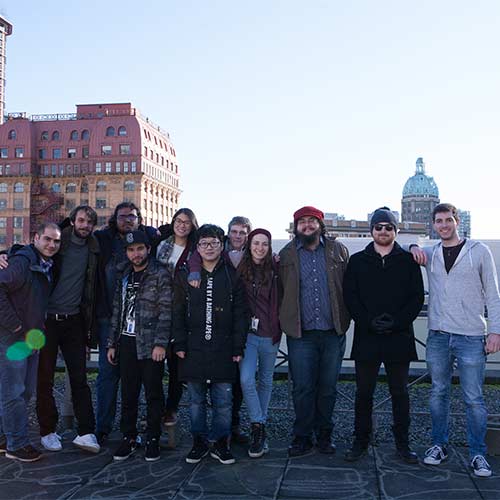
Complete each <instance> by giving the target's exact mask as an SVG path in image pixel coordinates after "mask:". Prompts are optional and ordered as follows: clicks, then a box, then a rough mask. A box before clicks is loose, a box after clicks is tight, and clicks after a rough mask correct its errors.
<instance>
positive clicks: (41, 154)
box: [38, 148, 47, 160]
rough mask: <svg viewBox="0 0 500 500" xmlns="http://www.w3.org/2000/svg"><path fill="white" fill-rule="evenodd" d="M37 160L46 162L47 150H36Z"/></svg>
mask: <svg viewBox="0 0 500 500" xmlns="http://www.w3.org/2000/svg"><path fill="white" fill-rule="evenodd" d="M38 159H39V160H46V159H47V150H46V149H45V148H42V149H39V150H38Z"/></svg>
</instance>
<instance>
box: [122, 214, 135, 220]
mask: <svg viewBox="0 0 500 500" xmlns="http://www.w3.org/2000/svg"><path fill="white" fill-rule="evenodd" d="M118 218H119V219H120V220H136V219H138V218H139V217H138V216H137V215H134V214H128V215H119V216H118Z"/></svg>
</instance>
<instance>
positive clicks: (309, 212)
mask: <svg viewBox="0 0 500 500" xmlns="http://www.w3.org/2000/svg"><path fill="white" fill-rule="evenodd" d="M301 217H316V219H319V220H323V219H324V218H325V214H324V213H323V212H322V211H321V210H318V209H317V208H314V207H302V208H299V209H298V210H297V211H296V212H295V213H294V214H293V222H297V221H298V220H299V219H300V218H301Z"/></svg>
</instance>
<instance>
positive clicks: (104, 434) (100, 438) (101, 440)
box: [95, 432, 108, 446]
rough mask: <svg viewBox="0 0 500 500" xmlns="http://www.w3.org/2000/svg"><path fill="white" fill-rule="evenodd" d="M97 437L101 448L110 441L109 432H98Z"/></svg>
mask: <svg viewBox="0 0 500 500" xmlns="http://www.w3.org/2000/svg"><path fill="white" fill-rule="evenodd" d="M95 437H96V438H97V442H98V443H99V445H100V446H102V445H103V444H104V443H105V442H106V441H107V440H108V433H107V432H96V434H95Z"/></svg>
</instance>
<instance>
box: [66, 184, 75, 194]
mask: <svg viewBox="0 0 500 500" xmlns="http://www.w3.org/2000/svg"><path fill="white" fill-rule="evenodd" d="M66 192H67V193H76V184H75V183H74V182H68V184H66Z"/></svg>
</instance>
